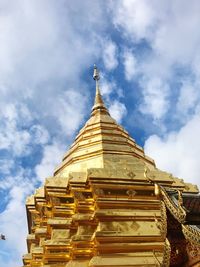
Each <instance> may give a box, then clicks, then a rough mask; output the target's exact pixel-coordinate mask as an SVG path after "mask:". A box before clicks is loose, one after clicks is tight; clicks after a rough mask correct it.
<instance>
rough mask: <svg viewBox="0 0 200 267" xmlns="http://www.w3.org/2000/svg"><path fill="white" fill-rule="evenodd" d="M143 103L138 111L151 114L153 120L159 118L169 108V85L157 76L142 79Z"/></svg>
mask: <svg viewBox="0 0 200 267" xmlns="http://www.w3.org/2000/svg"><path fill="white" fill-rule="evenodd" d="M142 83H143V84H142V87H143V88H144V89H143V92H142V93H143V103H141V105H140V111H141V112H142V113H144V114H151V115H152V117H153V118H154V119H155V120H159V119H161V118H162V117H163V116H164V115H165V114H166V112H167V111H168V108H169V99H168V97H169V87H168V85H167V84H166V83H163V81H162V80H161V79H159V78H158V77H154V78H151V79H150V80H143V81H142Z"/></svg>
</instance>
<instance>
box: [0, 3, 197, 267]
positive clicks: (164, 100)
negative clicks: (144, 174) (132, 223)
mask: <svg viewBox="0 0 200 267" xmlns="http://www.w3.org/2000/svg"><path fill="white" fill-rule="evenodd" d="M199 14H200V2H199V1H198V0H196V1H195V0H191V1H187V0H165V1H164V0H151V1H148V0H146V1H145V0H114V1H112V0H111V1H110V0H107V1H103V0H101V1H100V0H99V1H98V0H84V1H82V0H73V1H70V0H60V1H53V0H43V1H41V0H29V1H27V0H0V233H4V234H5V235H6V237H7V240H6V241H1V240H0V266H1V267H5V266H6V267H16V266H20V265H22V263H21V256H22V254H23V253H25V252H26V242H25V236H26V234H27V225H26V214H25V205H24V203H25V198H26V196H27V195H29V194H31V193H32V192H34V189H35V188H37V187H38V186H40V185H41V183H43V182H44V179H45V177H47V176H50V175H52V173H53V170H54V168H55V166H56V165H57V164H58V163H59V162H60V160H61V158H62V155H63V154H64V152H65V151H66V150H67V148H68V146H69V145H70V143H71V142H72V141H73V138H74V137H75V135H76V133H77V131H78V130H79V129H80V127H81V126H83V124H84V122H85V121H86V119H87V118H88V117H89V114H90V110H91V107H92V103H93V98H94V93H95V85H94V81H93V80H92V74H93V64H94V63H96V64H97V65H98V67H99V69H100V70H101V76H102V78H101V88H102V94H103V97H104V100H105V102H106V104H107V106H108V108H109V110H110V113H111V115H112V116H113V117H114V118H115V119H116V120H117V121H118V122H119V123H120V124H122V125H123V126H124V127H125V128H126V129H127V130H128V131H129V133H130V135H131V136H132V137H134V138H135V139H136V141H137V143H138V144H140V145H142V146H144V148H145V151H146V153H147V155H149V156H151V157H153V158H154V159H155V161H156V163H157V166H158V167H159V168H161V169H163V170H166V171H169V172H172V173H173V174H174V175H176V176H179V177H181V178H184V179H185V181H188V182H192V183H196V184H200V182H199V177H198V176H199V173H200V164H199V155H200V140H199V137H200V90H199V87H200V31H199V27H200V16H199Z"/></svg>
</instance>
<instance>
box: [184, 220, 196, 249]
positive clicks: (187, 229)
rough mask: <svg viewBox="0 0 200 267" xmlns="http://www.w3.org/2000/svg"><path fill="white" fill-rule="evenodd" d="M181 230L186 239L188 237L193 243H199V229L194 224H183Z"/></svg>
mask: <svg viewBox="0 0 200 267" xmlns="http://www.w3.org/2000/svg"><path fill="white" fill-rule="evenodd" d="M182 231H183V234H184V236H185V238H186V239H188V240H189V241H190V242H191V243H195V244H198V245H200V230H199V228H197V227H196V226H192V225H183V224H182Z"/></svg>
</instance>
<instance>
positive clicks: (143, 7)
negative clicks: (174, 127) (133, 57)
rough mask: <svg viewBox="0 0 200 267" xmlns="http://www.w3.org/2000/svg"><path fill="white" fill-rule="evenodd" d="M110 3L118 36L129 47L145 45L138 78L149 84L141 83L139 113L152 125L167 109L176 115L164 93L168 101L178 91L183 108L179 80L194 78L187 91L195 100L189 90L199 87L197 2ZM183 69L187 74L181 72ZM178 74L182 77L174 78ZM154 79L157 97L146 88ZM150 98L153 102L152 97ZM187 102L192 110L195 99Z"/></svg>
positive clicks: (128, 0) (141, 0)
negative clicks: (147, 118) (146, 117)
mask: <svg viewBox="0 0 200 267" xmlns="http://www.w3.org/2000/svg"><path fill="white" fill-rule="evenodd" d="M111 3H112V4H111V7H112V15H113V17H112V19H113V23H114V25H116V27H117V28H118V29H119V31H120V33H121V34H123V35H124V36H125V37H126V38H127V40H129V41H131V42H132V45H136V44H141V43H144V44H146V45H147V47H148V48H146V50H145V49H144V48H143V49H144V50H143V51H144V52H143V53H139V55H137V72H138V74H139V77H142V79H144V80H147V81H148V84H146V83H140V86H141V87H142V89H143V100H142V106H143V108H142V110H145V113H146V114H147V113H149V114H150V115H152V116H153V118H154V121H157V119H164V118H166V117H167V112H166V111H167V110H168V108H170V109H174V114H175V112H176V111H175V109H176V105H175V104H174V101H173V99H169V93H167V91H171V97H174V94H175V93H176V94H177V91H179V90H181V92H180V93H179V92H178V94H180V97H179V100H178V101H179V104H178V106H180V105H181V103H182V104H183V100H181V95H183V90H184V89H183V87H182V86H181V84H182V80H183V79H185V77H187V76H188V75H191V74H192V75H193V79H192V80H191V87H190V88H187V90H190V91H191V93H187V94H191V95H193V97H194V98H195V97H196V96H195V95H194V94H193V93H192V89H191V88H192V87H195V85H196V84H199V80H200V75H199V65H200V64H199V58H200V56H199V50H198V49H197V48H198V46H199V42H200V32H199V30H198V29H199V24H200V17H199V1H198V0H194V1H192V4H191V3H190V2H187V1H180V0H176V1H166V2H164V1H156V0H155V1H148V0H122V1H118V2H116V1H112V2H111ZM139 52H140V51H139ZM125 62H126V61H125ZM133 65H134V64H133ZM184 68H185V69H186V70H187V71H185V72H184ZM127 69H131V68H127ZM133 69H134V68H133ZM125 70H126V65H125ZM177 70H179V72H181V75H177V73H176V72H177ZM181 70H182V71H181ZM184 76H185V77H184ZM125 77H126V79H127V80H130V79H131V78H134V72H133V74H132V75H131V74H129V73H128V72H127V71H125ZM136 77H137V76H136ZM155 77H159V79H160V83H161V87H160V86H157V88H158V87H160V88H159V89H157V92H156V95H155V94H154V93H153V94H152V89H150V90H149V89H148V88H147V87H149V86H150V87H151V84H153V83H154V82H155V81H154V80H155ZM175 77H176V78H175ZM137 78H138V77H137ZM174 78H175V79H176V85H174ZM173 86H175V87H176V88H175V89H176V90H174V88H173ZM167 87H168V88H167ZM198 87H199V86H198ZM185 90H186V89H185ZM154 91H155V90H154ZM185 92H186V91H185ZM153 95H154V96H155V101H154V98H153V97H151V96H153ZM152 100H153V102H154V103H152ZM188 102H190V103H191V107H190V108H189V109H195V103H196V102H197V98H196V99H193V100H192V99H190V100H189V101H188ZM192 103H193V104H194V106H193V108H192ZM188 105H189V103H188ZM178 106H177V107H178ZM159 110H160V111H159ZM178 119H179V120H180V121H181V122H182V118H181V117H179V118H178V116H177V114H176V120H178Z"/></svg>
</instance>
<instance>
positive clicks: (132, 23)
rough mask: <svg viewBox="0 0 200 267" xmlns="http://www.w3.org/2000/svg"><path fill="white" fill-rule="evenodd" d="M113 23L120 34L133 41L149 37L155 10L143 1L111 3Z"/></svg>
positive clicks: (132, 0)
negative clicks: (120, 29)
mask: <svg viewBox="0 0 200 267" xmlns="http://www.w3.org/2000/svg"><path fill="white" fill-rule="evenodd" d="M111 8H112V10H113V11H114V12H113V21H114V24H115V25H116V26H117V27H120V28H122V29H123V30H124V29H125V31H123V30H122V32H123V33H124V34H125V35H128V38H129V37H131V39H133V40H134V41H139V40H140V39H141V38H145V37H146V36H149V35H150V33H151V32H152V27H153V26H154V24H155V12H156V11H155V10H154V8H153V7H152V5H150V4H149V3H148V1H145V0H144V1H143V0H139V1H138V0H131V1H130V0H123V1H118V2H117V3H116V1H112V5H111Z"/></svg>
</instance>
